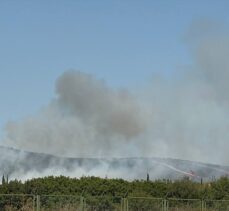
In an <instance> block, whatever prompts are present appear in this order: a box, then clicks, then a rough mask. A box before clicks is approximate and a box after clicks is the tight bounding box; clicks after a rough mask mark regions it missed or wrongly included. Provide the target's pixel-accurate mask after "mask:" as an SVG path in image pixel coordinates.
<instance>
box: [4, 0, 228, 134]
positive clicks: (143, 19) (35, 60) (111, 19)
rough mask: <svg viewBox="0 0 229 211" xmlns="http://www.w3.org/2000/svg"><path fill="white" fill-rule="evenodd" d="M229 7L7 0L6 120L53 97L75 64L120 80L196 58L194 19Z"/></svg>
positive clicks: (187, 0)
mask: <svg viewBox="0 0 229 211" xmlns="http://www.w3.org/2000/svg"><path fill="white" fill-rule="evenodd" d="M228 8H229V1H227V0H225V1H224V0H157V1H156V0H154V1H153V0H149V1H146V0H142V1H140V0H138V1H136V0H129V1H128V0H122V1H121V0H120V1H119V0H113V1H111V0H104V1H102V0H91V1H89V0H88V1H86V0H82V1H80V0H78V1H77V0H74V1H73V0H72V1H71V0H62V1H58V0H55V1H52V0H48V1H47V0H43V1H42V0H40V1H33V0H26V1H24V0H20V1H16V0H15V1H13V0H1V1H0V100H1V101H0V128H3V126H4V124H5V123H6V122H7V121H8V120H18V119H21V118H23V117H26V116H27V115H30V114H33V113H34V112H36V111H38V110H39V109H40V108H41V107H42V106H44V105H45V104H47V103H48V102H49V100H50V99H51V98H52V97H54V83H55V80H56V78H57V77H58V76H59V75H60V74H61V73H63V72H64V71H65V70H67V69H70V68H71V69H77V70H81V71H85V72H88V73H92V74H94V75H96V76H97V77H98V78H103V79H104V80H105V81H106V82H107V84H108V85H110V86H114V87H120V86H121V87H131V88H135V87H136V86H139V84H144V83H146V82H147V80H148V79H149V78H150V77H151V75H152V73H153V72H162V73H163V74H166V75H170V74H172V72H173V71H174V70H175V69H176V67H177V66H178V65H185V64H189V63H191V58H190V55H189V54H188V50H187V48H186V45H185V42H184V40H183V37H184V34H185V32H186V30H187V29H188V28H189V26H190V24H191V23H192V21H195V20H198V19H209V20H216V21H223V22H225V23H228V21H229V15H228ZM1 130H2V129H1ZM1 130H0V131H1ZM1 133H2V132H0V134H1Z"/></svg>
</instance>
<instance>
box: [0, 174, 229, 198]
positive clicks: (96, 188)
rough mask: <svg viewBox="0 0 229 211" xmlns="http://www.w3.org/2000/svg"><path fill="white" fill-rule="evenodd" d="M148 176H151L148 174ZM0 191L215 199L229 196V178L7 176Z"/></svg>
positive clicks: (0, 186)
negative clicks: (12, 177) (170, 178)
mask: <svg viewBox="0 0 229 211" xmlns="http://www.w3.org/2000/svg"><path fill="white" fill-rule="evenodd" d="M147 178H148V177H147ZM0 194H34V195H78V196H111V197H115V196H119V197H127V196H138V197H140V196H142V197H157V198H183V199H214V200H222V199H228V200H229V178H228V177H221V178H220V179H218V180H215V181H212V182H206V183H198V182H195V181H192V180H190V179H189V178H183V179H181V180H176V181H171V180H167V179H163V180H155V181H151V180H149V179H147V180H134V181H126V180H123V179H108V178H99V177H81V178H70V177H65V176H58V177H54V176H48V177H43V178H34V179H30V180H27V181H25V182H22V181H20V180H10V181H8V176H7V179H6V178H5V177H4V179H2V184H1V185H0Z"/></svg>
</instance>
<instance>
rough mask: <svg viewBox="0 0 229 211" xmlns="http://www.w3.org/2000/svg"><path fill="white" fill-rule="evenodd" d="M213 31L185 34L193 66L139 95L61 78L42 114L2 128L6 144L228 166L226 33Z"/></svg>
mask: <svg viewBox="0 0 229 211" xmlns="http://www.w3.org/2000/svg"><path fill="white" fill-rule="evenodd" d="M214 27H215V26H214V25H212V24H209V23H206V22H202V23H198V24H194V25H193V26H192V27H191V29H190V31H189V35H188V36H187V39H188V40H189V43H190V50H191V55H192V58H193V64H192V65H190V66H188V67H184V68H183V70H182V71H179V72H178V71H177V72H176V73H174V75H173V77H167V78H165V77H162V76H157V77H154V78H153V80H152V82H151V83H150V84H149V85H147V88H142V89H141V91H138V94H139V93H141V94H139V96H138V95H136V94H134V93H130V91H127V90H116V89H112V88H110V87H109V86H107V85H106V84H105V82H104V81H102V80H99V79H97V78H96V77H95V76H92V75H89V74H85V73H83V72H77V71H67V72H65V73H64V74H63V75H61V76H60V77H59V78H58V80H57V82H56V97H55V98H54V99H53V100H52V101H51V102H50V104H49V105H47V106H46V108H44V109H43V110H42V111H41V112H40V113H39V114H36V115H34V116H32V117H28V118H26V119H25V120H23V121H19V122H10V123H8V124H7V126H6V137H5V140H4V143H5V145H8V146H12V147H15V148H19V149H24V150H28V151H34V152H44V153H50V154H54V155H61V156H74V157H128V156H136V157H137V156H150V157H152V156H162V157H176V158H182V159H190V160H199V161H203V162H213V163H220V164H226V165H228V164H229V157H228V155H227V154H228V148H229V141H228V140H229V109H228V106H229V92H228V90H229V83H228V79H229V59H228V55H229V38H228V35H229V34H228V33H227V32H226V31H225V30H222V29H220V27H218V26H217V28H216V29H215V28H214ZM202 29H204V30H202ZM213 32H214V33H213ZM165 62H166V61H165Z"/></svg>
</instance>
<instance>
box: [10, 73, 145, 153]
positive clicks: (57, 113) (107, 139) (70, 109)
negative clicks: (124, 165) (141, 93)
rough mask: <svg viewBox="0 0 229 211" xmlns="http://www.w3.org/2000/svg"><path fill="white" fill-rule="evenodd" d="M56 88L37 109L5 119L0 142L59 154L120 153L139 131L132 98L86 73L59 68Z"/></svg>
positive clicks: (138, 112)
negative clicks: (49, 99)
mask: <svg viewBox="0 0 229 211" xmlns="http://www.w3.org/2000/svg"><path fill="white" fill-rule="evenodd" d="M56 94H57V96H56V98H55V99H54V100H53V101H52V102H51V103H50V105H48V106H47V107H46V108H45V109H44V110H43V111H41V113H39V114H38V115H35V116H34V117H30V118H27V119H25V120H24V121H23V122H18V123H12V122H11V123H9V124H8V125H7V127H6V130H7V134H8V136H7V140H6V143H7V144H9V145H10V146H14V147H16V148H19V149H25V150H29V151H35V152H45V153H51V154H55V155H62V156H74V157H76V156H77V157H98V156H99V157H101V156H102V157H104V156H105V157H106V156H120V155H125V154H128V155H129V151H132V149H131V146H132V147H135V145H134V144H133V143H132V140H134V139H136V138H138V137H139V136H140V134H141V133H143V131H144V128H145V125H144V124H145V123H144V120H143V115H142V112H141V109H140V108H139V106H138V104H137V102H136V100H134V99H133V97H131V95H130V94H129V93H128V92H127V91H125V90H112V89H110V88H108V87H107V86H106V85H105V83H104V82H103V81H100V80H97V79H96V78H94V77H93V76H91V75H88V74H85V73H82V72H74V71H67V72H65V73H64V74H63V75H62V76H61V77H59V78H58V80H57V82H56ZM133 153H134V152H133ZM133 155H134V154H133Z"/></svg>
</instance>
